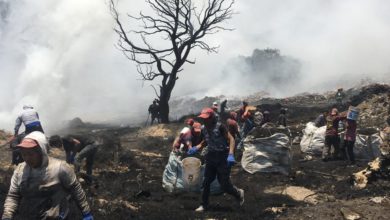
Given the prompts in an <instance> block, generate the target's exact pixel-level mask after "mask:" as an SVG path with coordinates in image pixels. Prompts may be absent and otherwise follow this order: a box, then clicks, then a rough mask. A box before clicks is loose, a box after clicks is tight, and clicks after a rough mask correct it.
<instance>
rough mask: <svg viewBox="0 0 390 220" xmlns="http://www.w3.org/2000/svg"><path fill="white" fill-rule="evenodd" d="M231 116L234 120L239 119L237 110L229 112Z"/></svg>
mask: <svg viewBox="0 0 390 220" xmlns="http://www.w3.org/2000/svg"><path fill="white" fill-rule="evenodd" d="M229 118H231V119H233V120H237V112H230V113H229Z"/></svg>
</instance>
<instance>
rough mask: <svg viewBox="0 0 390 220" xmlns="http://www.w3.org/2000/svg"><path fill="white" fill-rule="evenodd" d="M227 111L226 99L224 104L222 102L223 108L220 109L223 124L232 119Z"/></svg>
mask: <svg viewBox="0 0 390 220" xmlns="http://www.w3.org/2000/svg"><path fill="white" fill-rule="evenodd" d="M227 110H228V108H227V99H225V100H224V101H223V102H221V106H220V108H219V114H220V117H221V121H222V122H224V121H226V120H227V119H228V118H229V117H230V113H229V112H227Z"/></svg>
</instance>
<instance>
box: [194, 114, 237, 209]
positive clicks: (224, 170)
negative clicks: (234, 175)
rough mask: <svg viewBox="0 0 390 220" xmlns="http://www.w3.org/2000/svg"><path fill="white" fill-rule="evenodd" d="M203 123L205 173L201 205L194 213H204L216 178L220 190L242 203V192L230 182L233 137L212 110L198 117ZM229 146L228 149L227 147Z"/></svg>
mask: <svg viewBox="0 0 390 220" xmlns="http://www.w3.org/2000/svg"><path fill="white" fill-rule="evenodd" d="M198 117H199V118H201V119H202V120H203V122H204V126H203V127H202V134H203V136H204V139H205V145H207V153H206V155H205V164H206V167H205V172H204V181H203V192H202V203H201V205H200V206H199V207H198V208H197V209H195V211H196V212H203V211H206V210H207V208H208V205H209V194H210V185H211V183H212V182H213V181H214V180H215V178H216V177H217V179H218V182H219V184H220V185H221V189H222V190H223V191H224V192H226V193H228V194H230V195H232V196H234V197H235V198H236V199H237V201H238V203H239V205H240V206H242V205H243V203H244V190H242V189H238V188H237V187H235V186H234V185H233V184H232V183H231V181H230V175H229V173H230V172H229V167H230V166H232V165H233V164H234V163H235V160H234V145H235V141H234V138H233V136H232V135H231V134H230V133H229V131H228V130H227V128H226V126H225V125H223V124H222V123H220V122H218V121H217V119H216V117H215V113H214V111H213V109H211V108H205V109H203V110H202V112H201V114H200V115H199V116H198ZM228 146H229V147H228Z"/></svg>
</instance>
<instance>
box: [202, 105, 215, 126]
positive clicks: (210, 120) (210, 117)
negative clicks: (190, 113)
mask: <svg viewBox="0 0 390 220" xmlns="http://www.w3.org/2000/svg"><path fill="white" fill-rule="evenodd" d="M198 117H199V118H201V119H202V120H203V122H204V125H205V126H206V127H210V126H212V125H213V124H214V123H216V118H215V113H214V110H213V109H211V108H204V109H203V110H202V112H201V113H200V115H199V116H198Z"/></svg>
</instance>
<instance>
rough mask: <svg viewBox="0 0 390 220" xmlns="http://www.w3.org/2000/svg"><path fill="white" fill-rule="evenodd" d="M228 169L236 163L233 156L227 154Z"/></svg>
mask: <svg viewBox="0 0 390 220" xmlns="http://www.w3.org/2000/svg"><path fill="white" fill-rule="evenodd" d="M227 163H228V167H231V166H233V165H234V164H235V163H236V160H235V159H234V156H233V154H229V156H228V158H227Z"/></svg>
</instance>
